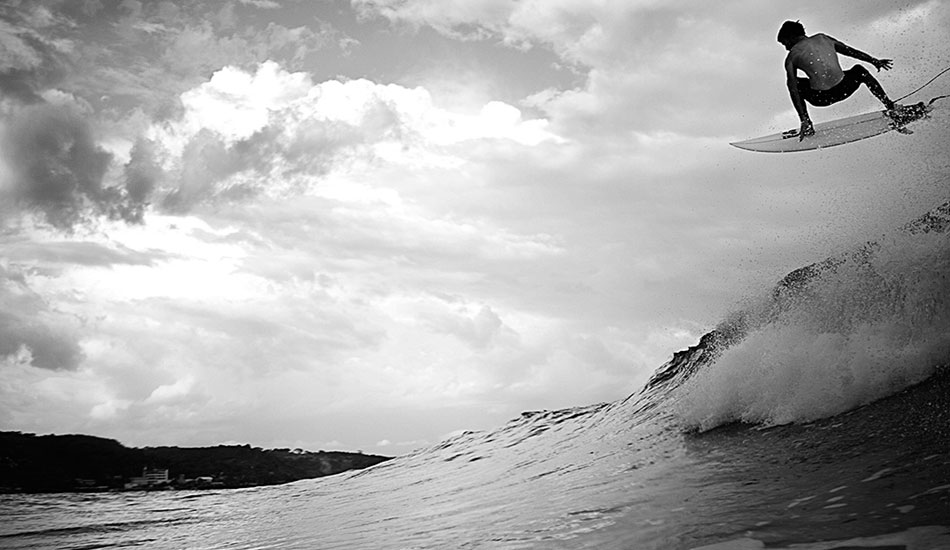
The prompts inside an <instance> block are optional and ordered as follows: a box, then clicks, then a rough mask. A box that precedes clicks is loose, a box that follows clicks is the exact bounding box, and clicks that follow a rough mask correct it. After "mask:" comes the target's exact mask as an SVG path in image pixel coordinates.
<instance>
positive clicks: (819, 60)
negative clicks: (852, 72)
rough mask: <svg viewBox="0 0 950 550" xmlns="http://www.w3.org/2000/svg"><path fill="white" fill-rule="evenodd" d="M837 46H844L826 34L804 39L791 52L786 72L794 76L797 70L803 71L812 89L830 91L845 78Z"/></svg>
mask: <svg viewBox="0 0 950 550" xmlns="http://www.w3.org/2000/svg"><path fill="white" fill-rule="evenodd" d="M836 45H838V46H839V47H841V46H844V44H842V43H841V42H839V41H837V40H835V39H834V38H832V37H830V36H828V35H825V34H816V35H813V36H809V37H806V38H803V39H801V40H799V41H798V42H797V43H796V44H795V45H794V46H792V48H791V49H790V50H789V52H788V57H786V58H785V70H786V71H787V72H788V73H789V74H790V75H794V74H795V71H796V70H797V69H801V70H802V71H803V72H804V73H805V74H806V75H808V80H809V81H810V82H811V87H812V89H814V90H830V89H831V88H833V87H834V86H835V85H837V84H838V83H839V82H841V80H842V79H843V78H844V71H843V70H842V69H841V64H840V63H839V62H838V51H837V50H836V48H835V46H836ZM845 47H846V46H845Z"/></svg>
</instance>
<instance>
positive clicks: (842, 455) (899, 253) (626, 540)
mask: <svg viewBox="0 0 950 550" xmlns="http://www.w3.org/2000/svg"><path fill="white" fill-rule="evenodd" d="M948 227H950V208H948V206H947V205H944V206H943V207H942V208H938V209H936V210H935V211H934V212H933V213H931V215H930V216H929V217H927V218H925V219H923V220H922V221H921V222H920V223H917V224H914V225H912V226H908V227H905V228H902V229H900V230H897V231H895V232H894V234H893V235H889V236H886V237H884V238H882V239H881V240H880V241H879V242H877V243H874V244H873V245H868V246H867V247H863V248H862V249H860V250H857V251H855V252H854V253H852V254H849V255H846V256H843V257H840V258H834V259H832V260H830V261H828V262H824V263H822V264H818V265H816V266H811V267H809V268H807V269H804V270H801V271H800V272H796V273H795V274H792V275H790V276H789V277H788V278H786V280H785V281H783V282H782V283H781V284H780V285H778V286H777V287H776V289H775V290H774V292H772V293H769V294H768V295H765V296H762V297H759V298H756V299H751V300H750V302H749V304H748V306H747V307H746V308H744V309H743V310H742V311H739V312H736V314H734V315H731V316H730V317H729V318H728V319H726V320H725V321H724V322H723V323H722V324H721V325H720V327H718V328H717V329H716V330H715V331H713V332H712V333H710V334H709V335H708V336H707V337H705V338H704V339H703V341H702V342H701V343H700V344H699V345H697V346H696V347H695V348H691V349H690V350H686V351H684V352H682V353H678V354H676V355H675V356H674V358H673V359H672V360H671V361H670V362H669V363H667V364H666V365H663V366H662V367H661V368H660V369H659V370H658V372H657V374H656V376H655V377H654V379H653V380H652V381H651V382H650V383H649V384H648V385H647V386H646V387H645V388H644V389H643V391H641V392H639V393H637V394H635V395H632V396H630V397H629V398H627V399H624V400H621V401H617V402H615V403H608V404H601V405H594V406H589V407H582V408H576V409H568V410H562V411H544V412H537V413H533V414H525V415H523V416H522V417H520V418H518V419H515V420H513V421H512V422H510V423H509V424H507V425H506V426H503V427H501V428H499V429H497V430H495V431H491V432H478V433H466V434H463V435H461V436H458V437H456V438H454V439H451V440H448V441H445V442H443V443H442V444H440V445H437V446H435V447H432V448H428V449H422V450H420V451H417V452H415V453H413V454H410V455H407V456H404V457H400V458H398V459H396V460H393V461H390V462H386V463H383V464H381V465H379V466H376V467H373V468H370V469H368V470H364V471H360V472H354V473H349V474H345V475H342V476H337V477H332V478H323V479H319V480H309V481H304V482H298V483H295V484H290V485H286V486H279V487H266V488H257V489H248V490H238V491H221V492H166V493H151V494H143V493H118V494H92V495H80V494H60V495H6V496H0V517H2V518H3V522H2V523H0V547H3V548H71V549H91V548H133V547H135V548H162V549H165V548H190V549H205V548H207V549H212V548H214V549H225V548H228V549H247V550H249V549H264V548H281V549H283V548H289V549H296V548H299V549H305V548H306V549H312V548H318V549H329V548H340V549H344V548H346V549H353V548H367V549H377V548H379V549H422V548H425V549H429V548H432V549H441V548H467V549H475V548H492V549H495V548H498V549H548V548H553V549H559V548H563V549H581V548H597V549H602V548H603V549H650V548H656V549H668V548H671V549H679V548H683V549H689V548H717V549H724V548H740V549H742V548H763V547H769V548H773V547H774V548H805V549H816V550H817V549H832V548H838V549H844V548H850V549H854V548H872V547H873V548H890V549H896V548H907V549H935V548H950V371H948V367H947V365H948V363H950V281H948V277H950V232H948V231H947V228H948ZM740 422H741V423H740Z"/></svg>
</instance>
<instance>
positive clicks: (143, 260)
mask: <svg viewBox="0 0 950 550" xmlns="http://www.w3.org/2000/svg"><path fill="white" fill-rule="evenodd" d="M786 19H792V20H801V22H802V23H803V24H804V25H805V29H806V32H807V33H809V34H812V33H817V32H823V33H826V34H829V35H831V36H834V37H835V38H838V39H839V40H842V41H844V42H846V43H848V44H849V45H851V46H853V47H856V48H858V49H859V50H862V51H865V52H867V53H869V54H871V55H872V56H875V57H881V58H891V59H893V60H894V68H893V69H892V70H891V71H887V72H881V73H875V74H877V75H878V78H879V80H880V81H881V83H882V85H883V86H884V88H885V89H886V90H887V91H888V92H889V93H890V95H891V97H892V98H895V99H896V98H898V97H900V96H902V95H904V94H906V93H909V92H911V91H913V90H914V89H915V88H917V87H919V86H920V85H922V84H924V83H925V82H926V81H927V80H929V79H930V78H931V77H933V76H934V75H936V74H937V73H939V72H940V71H941V70H943V69H944V68H946V67H948V66H950V2H946V1H943V0H920V1H917V0H912V1H897V2H895V1H878V0H861V1H843V2H825V1H823V0H822V1H808V0H806V1H801V2H768V1H761V0H722V1H717V2H705V1H699V0H691V1H679V0H663V1H662V2H659V1H655V0H543V1H542V0H311V1H305V0H221V1H219V2H198V1H187V0H176V1H161V2H160V1H135V0H39V1H17V0H6V1H4V2H3V3H2V4H0V429H2V430H18V431H24V432H31V433H38V434H46V433H59V434H62V433H84V434H90V435H97V436H101V437H108V438H113V439H117V440H119V441H121V442H122V443H124V444H126V445H129V446H158V445H179V446H209V445H218V444H244V443H248V444H251V445H254V446H260V447H265V448H285V447H289V448H304V449H308V450H314V451H316V450H361V451H363V452H368V453H379V454H385V455H398V454H403V453H406V452H409V451H411V450H413V449H416V448H419V447H422V446H425V445H431V444H435V443H437V442H438V441H440V440H441V439H443V438H445V437H447V436H450V435H452V434H455V433H459V432H461V431H464V430H485V429H491V428H494V427H498V426H500V425H502V424H504V423H505V422H506V421H508V420H509V419H511V418H514V417H517V416H518V415H519V414H520V412H522V411H526V410H538V409H557V408H564V407H572V406H584V405H589V404H592V403H598V402H603V401H612V400H615V399H620V398H623V397H625V396H627V395H629V394H631V393H634V392H636V391H638V390H639V389H640V388H641V387H642V385H643V383H644V382H645V381H646V380H647V379H648V377H649V376H650V375H651V374H652V373H653V371H654V370H655V369H656V368H657V367H659V366H660V365H661V364H662V363H664V362H665V361H667V360H668V359H669V358H670V357H671V356H672V354H673V352H675V351H678V350H680V349H683V348H686V347H688V346H690V345H694V344H695V343H696V342H697V340H698V339H699V337H700V336H701V335H702V334H704V333H705V332H707V331H709V330H711V329H712V328H714V327H715V326H716V324H717V323H718V322H719V321H720V320H721V319H723V318H724V317H726V316H727V315H728V313H729V312H730V311H733V310H735V309H736V308H739V307H741V305H742V303H743V302H744V301H746V300H749V299H750V298H751V297H754V296H756V295H759V294H762V293H764V292H768V290H769V289H770V288H771V286H772V285H773V284H774V283H775V282H776V281H778V280H780V279H781V278H782V277H783V276H784V275H785V274H786V273H788V272H789V271H792V270H794V269H796V268H798V267H801V266H803V265H806V264H809V263H812V262H815V261H819V260H822V259H824V258H826V257H828V256H830V255H833V254H835V253H838V252H841V251H843V250H847V249H848V248H850V247H852V246H855V245H857V244H861V243H864V242H867V241H869V240H873V239H875V238H877V237H878V236H880V235H882V234H883V233H885V232H886V231H888V230H890V229H891V228H893V227H896V226H898V225H900V224H902V223H904V222H905V221H908V220H910V219H912V218H914V217H916V216H918V215H920V214H922V213H924V212H926V211H927V210H929V209H931V208H933V207H935V206H937V205H938V204H941V203H942V202H945V201H946V200H948V198H950V197H948V196H947V195H948V192H947V181H948V178H947V175H948V174H950V153H948V151H950V148H948V147H947V144H948V143H950V130H948V124H947V118H946V116H945V114H944V115H943V118H942V119H941V118H940V116H935V117H934V120H933V121H931V122H925V123H920V124H918V126H917V128H916V131H915V133H914V134H913V135H912V136H904V135H899V134H897V133H890V134H887V135H884V136H881V137H877V138H874V139H870V140H866V141H863V142H859V143H855V144H851V145H847V146H844V147H838V148H832V149H828V150H823V151H818V152H812V153H803V154H789V155H769V154H755V153H749V152H745V151H740V150H738V149H735V148H732V147H730V146H729V145H728V143H729V142H730V141H736V140H738V139H743V138H749V137H753V136H757V135H761V134H765V133H771V132H775V131H780V130H785V129H788V128H794V127H797V125H798V119H797V116H796V114H795V112H794V110H793V108H792V106H791V103H790V101H789V98H788V92H787V90H786V88H785V75H784V69H783V60H784V57H785V54H786V52H785V50H784V48H783V47H782V46H781V45H780V44H778V43H777V42H776V39H775V35H776V33H777V31H778V28H779V26H780V25H781V23H782V22H783V21H784V20H786ZM852 63H854V61H853V60H844V63H843V64H844V66H845V67H846V68H847V67H849V66H850V64H852ZM948 92H950V75H947V76H944V77H942V79H938V80H937V81H935V82H934V83H933V84H931V85H930V86H928V87H927V88H926V89H925V90H924V91H923V92H921V93H919V94H917V95H915V96H912V98H910V99H908V100H907V101H910V100H911V99H913V100H915V101H919V100H923V99H927V98H929V97H931V96H933V95H937V94H938V93H948ZM877 108H879V103H877V101H876V100H875V99H874V98H873V97H872V96H871V95H870V93H868V92H867V90H866V89H861V90H859V91H858V92H856V94H855V95H854V96H853V97H852V98H851V99H849V100H848V101H846V102H844V103H842V104H839V105H835V106H832V107H828V108H822V109H815V108H812V109H811V114H812V119H813V120H815V121H816V122H820V121H822V120H829V119H831V118H835V117H838V116H845V115H850V114H856V113H860V112H865V111H868V110H872V109H877Z"/></svg>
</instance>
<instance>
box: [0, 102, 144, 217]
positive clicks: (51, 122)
mask: <svg viewBox="0 0 950 550" xmlns="http://www.w3.org/2000/svg"><path fill="white" fill-rule="evenodd" d="M0 145H2V149H3V151H2V153H0V161H2V162H3V163H4V164H5V165H6V167H7V171H8V173H7V174H6V178H5V179H7V180H8V181H6V182H0V183H2V185H0V189H4V188H5V189H7V191H8V193H10V194H11V195H12V198H13V200H14V201H15V202H16V203H17V204H19V205H21V206H22V207H23V208H25V209H28V210H33V211H37V212H39V213H41V214H42V215H43V217H44V219H45V220H46V221H47V222H48V223H50V224H51V225H53V226H55V227H58V228H60V229H70V228H72V227H74V226H75V225H77V224H79V223H82V222H83V221H84V220H85V219H86V218H87V217H88V216H90V215H106V216H109V217H114V218H122V219H126V220H127V221H131V222H135V221H141V210H142V208H143V207H144V199H145V198H146V197H145V196H144V195H143V187H142V185H143V181H142V179H141V178H139V179H136V178H133V179H132V181H131V184H132V185H133V188H132V189H133V193H129V190H128V188H124V187H122V186H108V185H105V181H104V180H105V175H106V172H107V170H108V169H109V166H110V163H111V162H112V155H111V153H109V152H107V151H105V150H104V149H103V148H102V147H100V146H99V145H98V144H97V143H96V141H95V139H94V137H93V135H92V129H91V127H90V124H89V123H88V122H87V121H86V119H85V118H84V116H83V114H82V113H81V112H80V111H79V110H78V109H77V108H76V107H74V106H71V105H68V104H66V105H61V106H57V105H51V104H46V103H38V104H35V105H31V106H27V107H23V108H19V109H16V110H15V111H14V114H13V116H12V117H11V119H10V120H9V121H8V122H7V124H5V125H4V126H2V127H0ZM137 160H138V159H137Z"/></svg>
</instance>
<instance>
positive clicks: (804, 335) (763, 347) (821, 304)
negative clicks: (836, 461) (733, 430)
mask: <svg viewBox="0 0 950 550" xmlns="http://www.w3.org/2000/svg"><path fill="white" fill-rule="evenodd" d="M945 206H946V205H945ZM935 212H938V213H940V214H941V215H943V214H945V213H944V212H942V209H938V210H937V211H935ZM928 216H932V214H930V215H928ZM922 219H924V220H925V221H928V222H929V225H928V224H923V225H921V224H917V225H911V226H908V227H905V228H903V229H902V230H900V231H896V232H895V234H893V235H890V236H886V237H884V238H882V239H881V240H879V241H877V242H875V243H868V244H867V245H865V246H863V247H861V248H859V249H858V250H857V251H855V252H853V253H852V254H849V255H847V256H843V257H840V258H836V259H832V260H828V261H826V262H822V263H821V264H816V265H815V266H810V267H809V268H807V269H806V270H804V271H802V270H800V271H799V272H798V274H797V275H796V274H793V275H796V276H794V277H793V276H791V275H790V276H789V277H787V278H786V280H784V281H783V282H782V284H780V285H779V287H777V288H776V290H774V291H773V292H772V293H770V294H769V295H767V296H762V297H760V298H758V299H756V300H752V305H749V306H747V307H745V308H743V309H742V310H741V311H739V312H737V313H736V314H735V315H733V316H732V317H731V318H730V319H729V320H727V321H726V322H724V323H723V326H724V327H725V328H724V329H721V330H731V331H732V332H733V333H738V334H740V336H739V337H737V338H734V339H733V341H732V342H731V344H730V345H728V346H725V347H724V349H722V350H721V351H720V352H719V354H718V356H717V357H716V359H715V360H714V361H712V362H710V363H709V364H706V365H703V366H702V367H701V368H699V369H697V371H696V372H695V373H693V375H692V376H690V377H689V378H688V379H687V380H686V381H685V382H684V383H683V385H682V387H681V388H680V389H679V391H678V397H677V402H676V405H675V408H676V411H677V413H678V416H679V417H680V419H681V420H682V421H683V422H684V424H685V425H686V427H687V429H698V430H707V429H710V428H713V427H716V426H719V425H722V424H726V423H730V422H737V421H739V422H749V423H758V424H764V425H775V424H786V423H791V422H808V421H812V420H816V419H819V418H824V417H828V416H832V415H835V414H838V413H842V412H845V411H848V410H851V409H853V408H855V407H858V406H861V405H864V404H867V403H870V402H872V401H875V400H877V399H880V398H882V397H885V396H888V395H891V394H893V393H896V392H898V391H900V390H902V389H904V388H906V387H908V386H910V385H912V384H915V383H918V382H921V381H923V380H925V379H926V378H927V377H929V376H931V375H932V374H933V373H934V372H935V371H936V370H937V369H938V368H940V367H941V366H943V365H946V364H947V363H948V362H950V232H947V231H946V229H947V224H945V223H943V222H944V221H946V219H945V218H941V217H937V218H934V217H931V218H927V217H925V218H922ZM934 221H936V222H937V223H933V222H934Z"/></svg>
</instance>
